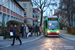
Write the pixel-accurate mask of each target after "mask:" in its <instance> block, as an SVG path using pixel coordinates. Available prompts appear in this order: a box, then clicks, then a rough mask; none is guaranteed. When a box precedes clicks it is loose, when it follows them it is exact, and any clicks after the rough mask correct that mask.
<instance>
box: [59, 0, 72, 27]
mask: <svg viewBox="0 0 75 50" xmlns="http://www.w3.org/2000/svg"><path fill="white" fill-rule="evenodd" d="M60 4H61V6H60V9H61V11H63V12H61V16H62V15H64V17H65V18H67V19H68V22H69V26H70V25H71V18H72V15H73V14H72V13H73V11H72V10H73V0H62V2H61V3H60ZM62 6H65V8H62ZM65 12H66V13H65ZM62 13H65V14H62Z"/></svg>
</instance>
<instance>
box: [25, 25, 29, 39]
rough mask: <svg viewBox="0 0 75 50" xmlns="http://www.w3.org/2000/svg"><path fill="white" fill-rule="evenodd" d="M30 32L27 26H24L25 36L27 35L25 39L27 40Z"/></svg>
mask: <svg viewBox="0 0 75 50" xmlns="http://www.w3.org/2000/svg"><path fill="white" fill-rule="evenodd" d="M28 32H29V29H28V26H27V25H26V24H25V26H24V35H25V36H24V38H27V34H28Z"/></svg>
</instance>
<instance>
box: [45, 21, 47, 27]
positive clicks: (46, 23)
mask: <svg viewBox="0 0 75 50" xmlns="http://www.w3.org/2000/svg"><path fill="white" fill-rule="evenodd" d="M45 26H46V28H47V20H46V21H45Z"/></svg>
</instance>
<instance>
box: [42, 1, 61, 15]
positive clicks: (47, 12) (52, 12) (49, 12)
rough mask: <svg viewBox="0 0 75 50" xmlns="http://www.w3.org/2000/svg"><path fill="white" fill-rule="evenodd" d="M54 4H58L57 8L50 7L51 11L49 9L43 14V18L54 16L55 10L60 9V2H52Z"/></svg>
mask: <svg viewBox="0 0 75 50" xmlns="http://www.w3.org/2000/svg"><path fill="white" fill-rule="evenodd" d="M54 2H56V3H57V6H53V5H50V9H47V10H46V11H45V12H44V13H43V16H52V15H53V14H54V9H58V7H59V3H60V0H55V1H52V3H54ZM51 10H52V11H51Z"/></svg>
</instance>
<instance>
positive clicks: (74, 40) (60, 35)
mask: <svg viewBox="0 0 75 50" xmlns="http://www.w3.org/2000/svg"><path fill="white" fill-rule="evenodd" d="M60 36H61V37H63V38H65V39H68V40H71V41H74V42H75V40H72V39H69V38H67V37H64V36H62V35H60Z"/></svg>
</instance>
